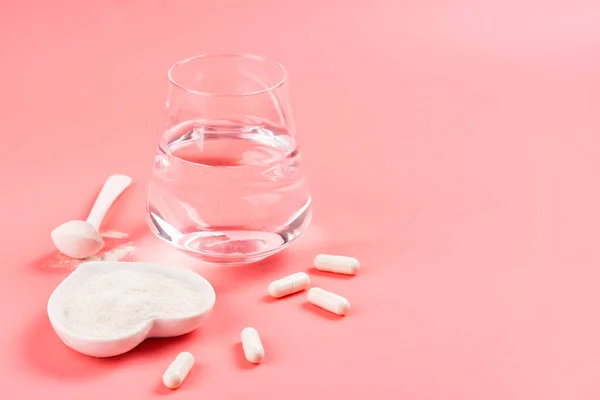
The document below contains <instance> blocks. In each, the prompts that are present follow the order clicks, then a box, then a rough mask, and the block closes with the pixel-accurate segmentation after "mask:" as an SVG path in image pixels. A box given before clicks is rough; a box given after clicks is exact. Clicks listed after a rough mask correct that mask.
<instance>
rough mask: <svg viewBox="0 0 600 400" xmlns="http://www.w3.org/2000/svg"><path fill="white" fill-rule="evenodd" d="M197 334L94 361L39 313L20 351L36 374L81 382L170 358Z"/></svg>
mask: <svg viewBox="0 0 600 400" xmlns="http://www.w3.org/2000/svg"><path fill="white" fill-rule="evenodd" d="M198 334H199V330H196V331H194V332H191V333H189V334H186V335H182V336H177V337H173V338H161V339H147V340H144V341H143V342H142V343H140V345H139V346H137V347H135V348H134V349H132V350H131V351H129V352H127V353H125V354H121V355H119V356H115V357H109V358H96V357H91V356H87V355H84V354H80V353H78V352H76V351H75V350H72V349H70V348H69V347H67V346H66V345H65V344H64V343H63V342H62V341H61V340H60V339H59V338H58V336H57V335H56V333H55V332H54V330H53V329H52V326H51V325H50V321H48V317H47V315H46V314H42V315H40V317H38V318H37V319H36V320H35V321H33V322H32V323H31V324H30V325H29V326H28V328H27V329H26V331H25V332H24V333H23V335H22V339H21V342H20V346H19V348H20V351H21V352H22V353H23V356H24V357H23V359H24V360H25V362H26V363H27V365H28V366H29V367H31V368H33V369H35V370H37V371H38V372H39V373H41V374H43V375H45V376H52V377H55V378H59V379H64V380H82V379H91V378H93V377H94V376H98V375H101V374H105V373H108V372H110V371H114V368H115V366H116V365H126V364H136V363H140V362H143V363H147V362H152V360H156V359H159V360H162V359H170V358H172V357H173V354H177V352H178V350H179V349H182V348H184V347H186V346H188V347H190V346H191V345H192V342H193V341H195V340H196V339H195V338H196V336H197V335H198ZM181 351H183V350H181Z"/></svg>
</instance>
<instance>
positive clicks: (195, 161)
mask: <svg viewBox="0 0 600 400" xmlns="http://www.w3.org/2000/svg"><path fill="white" fill-rule="evenodd" d="M168 76H169V92H168V96H167V102H166V111H167V115H166V123H165V127H164V130H163V133H162V134H161V136H160V139H159V142H158V149H157V153H156V156H155V158H154V166H153V171H152V178H151V181H150V184H149V190H148V202H147V217H148V223H149V225H150V227H151V230H152V232H153V233H154V234H155V235H157V236H158V237H159V238H161V239H163V240H165V241H167V242H169V243H170V244H172V245H173V246H174V247H176V248H178V249H180V250H183V251H185V252H187V253H190V254H193V255H195V256H198V257H200V258H202V259H204V260H206V261H210V262H216V263H221V264H246V263H251V262H255V261H258V260H261V259H264V258H266V257H268V256H270V255H273V254H275V253H277V252H279V251H281V250H282V249H284V248H285V247H287V246H289V245H290V244H291V243H292V242H293V241H294V240H295V239H296V238H297V237H298V236H299V235H300V234H302V232H303V231H304V230H305V229H306V228H307V226H308V224H309V222H310V219H311V197H310V191H309V188H308V186H307V183H306V179H305V176H304V174H303V170H302V167H301V165H302V160H301V156H300V151H299V149H298V144H297V143H296V132H295V129H294V122H293V118H292V112H291V109H290V105H289V101H288V83H287V72H286V70H285V69H284V68H283V66H282V65H281V64H279V63H276V62H273V61H269V60H266V59H264V58H262V57H258V56H254V55H247V54H231V55H200V56H196V57H191V58H188V59H186V60H183V61H180V62H178V63H176V64H175V65H173V66H172V67H171V68H170V69H169V73H168Z"/></svg>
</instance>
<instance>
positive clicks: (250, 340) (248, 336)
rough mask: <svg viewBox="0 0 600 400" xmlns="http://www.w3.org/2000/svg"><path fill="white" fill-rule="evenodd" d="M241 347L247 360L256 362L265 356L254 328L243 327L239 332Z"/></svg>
mask: <svg viewBox="0 0 600 400" xmlns="http://www.w3.org/2000/svg"><path fill="white" fill-rule="evenodd" d="M241 338H242V347H243V348H244V356H245V357H246V360H248V362H251V363H252V364H258V363H259V362H261V361H262V359H263V358H265V350H264V349H263V345H262V342H261V341H260V336H258V331H257V330H256V329H254V328H250V327H248V328H244V329H243V330H242V334H241Z"/></svg>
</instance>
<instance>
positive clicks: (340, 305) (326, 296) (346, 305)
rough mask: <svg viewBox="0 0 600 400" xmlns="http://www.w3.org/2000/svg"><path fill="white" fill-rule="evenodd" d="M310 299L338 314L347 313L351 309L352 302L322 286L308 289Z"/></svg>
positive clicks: (316, 304)
mask: <svg viewBox="0 0 600 400" xmlns="http://www.w3.org/2000/svg"><path fill="white" fill-rule="evenodd" d="M308 301H310V302H311V303H312V304H314V305H315V306H318V307H321V308H322V309H324V310H327V311H329V312H332V313H334V314H337V315H346V314H347V313H348V310H350V302H349V301H348V299H346V298H345V297H342V296H340V295H339V294H335V293H332V292H328V291H327V290H323V289H321V288H316V287H315V288H312V289H310V290H309V291H308Z"/></svg>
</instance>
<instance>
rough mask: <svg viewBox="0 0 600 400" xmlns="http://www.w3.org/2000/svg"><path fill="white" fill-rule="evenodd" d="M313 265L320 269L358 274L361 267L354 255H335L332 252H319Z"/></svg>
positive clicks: (337, 272)
mask: <svg viewBox="0 0 600 400" xmlns="http://www.w3.org/2000/svg"><path fill="white" fill-rule="evenodd" d="M313 265H314V266H315V268H316V269H318V270H319V271H327V272H333V273H336V274H345V275H356V273H357V272H358V270H359V268H360V263H359V262H358V260H357V259H356V258H354V257H346V256H334V255H330V254H319V255H318V256H316V257H315V260H314V262H313Z"/></svg>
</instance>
